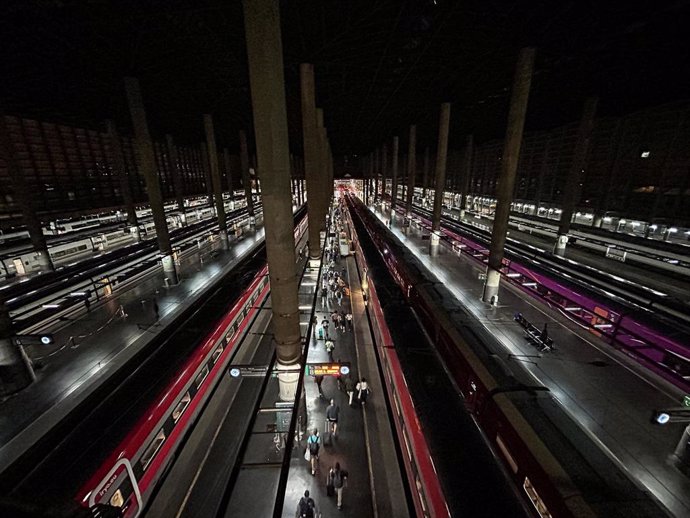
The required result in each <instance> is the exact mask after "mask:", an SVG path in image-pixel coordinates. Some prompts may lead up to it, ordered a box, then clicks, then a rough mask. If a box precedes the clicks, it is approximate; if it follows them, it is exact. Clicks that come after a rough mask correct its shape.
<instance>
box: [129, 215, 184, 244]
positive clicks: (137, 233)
mask: <svg viewBox="0 0 690 518" xmlns="http://www.w3.org/2000/svg"><path fill="white" fill-rule="evenodd" d="M185 221H186V219H185ZM129 233H130V234H131V235H132V237H133V238H134V241H136V242H137V243H138V242H139V241H141V231H140V230H139V225H133V226H131V227H129Z"/></svg>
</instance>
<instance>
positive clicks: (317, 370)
mask: <svg viewBox="0 0 690 518" xmlns="http://www.w3.org/2000/svg"><path fill="white" fill-rule="evenodd" d="M307 374H309V376H347V375H348V374H350V364H349V363H309V364H307Z"/></svg>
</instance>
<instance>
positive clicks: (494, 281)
mask: <svg viewBox="0 0 690 518" xmlns="http://www.w3.org/2000/svg"><path fill="white" fill-rule="evenodd" d="M500 283H501V273H500V272H499V271H497V270H494V269H493V268H491V267H490V266H489V267H488V268H487V269H486V281H484V291H483V292H482V301H484V302H488V303H489V304H491V305H492V306H498V287H499V285H500Z"/></svg>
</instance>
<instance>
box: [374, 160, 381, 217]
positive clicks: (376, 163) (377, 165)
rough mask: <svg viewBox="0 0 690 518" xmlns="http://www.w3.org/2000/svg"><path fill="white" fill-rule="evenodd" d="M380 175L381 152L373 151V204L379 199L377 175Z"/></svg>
mask: <svg viewBox="0 0 690 518" xmlns="http://www.w3.org/2000/svg"><path fill="white" fill-rule="evenodd" d="M380 173H381V150H380V148H378V147H377V148H376V149H375V150H374V204H376V201H377V200H378V198H379V174H380Z"/></svg>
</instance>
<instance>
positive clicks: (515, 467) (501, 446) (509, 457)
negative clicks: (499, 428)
mask: <svg viewBox="0 0 690 518" xmlns="http://www.w3.org/2000/svg"><path fill="white" fill-rule="evenodd" d="M496 444H497V445H498V449H500V450H501V453H503V456H504V457H505V458H506V460H507V461H508V464H509V465H510V469H512V470H513V473H517V472H518V465H517V462H515V459H514V458H513V456H512V455H511V454H510V452H509V451H508V447H507V446H506V445H505V443H504V442H503V439H501V436H500V435H498V434H496Z"/></svg>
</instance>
